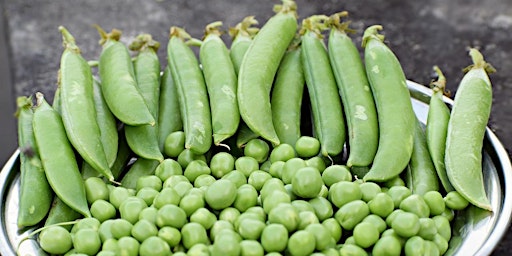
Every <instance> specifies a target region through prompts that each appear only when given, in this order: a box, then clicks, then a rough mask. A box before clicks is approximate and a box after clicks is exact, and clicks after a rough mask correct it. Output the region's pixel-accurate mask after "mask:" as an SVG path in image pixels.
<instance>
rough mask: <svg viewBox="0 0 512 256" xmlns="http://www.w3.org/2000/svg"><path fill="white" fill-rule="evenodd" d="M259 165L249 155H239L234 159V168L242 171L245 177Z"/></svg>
mask: <svg viewBox="0 0 512 256" xmlns="http://www.w3.org/2000/svg"><path fill="white" fill-rule="evenodd" d="M259 167H260V165H259V163H258V160H256V159H255V158H253V157H250V156H241V157H239V158H237V159H236V160H235V169H236V170H238V171H240V172H242V173H243V174H244V175H245V177H246V178H248V177H249V176H250V175H251V173H252V172H254V171H256V170H258V169H259Z"/></svg>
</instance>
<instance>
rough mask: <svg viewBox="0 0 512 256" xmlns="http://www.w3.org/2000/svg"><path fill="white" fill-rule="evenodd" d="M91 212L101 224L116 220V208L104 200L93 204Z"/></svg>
mask: <svg viewBox="0 0 512 256" xmlns="http://www.w3.org/2000/svg"><path fill="white" fill-rule="evenodd" d="M90 211H91V214H92V216H93V217H94V218H96V219H98V220H99V221H101V222H103V221H106V220H108V219H112V218H114V217H115V216H116V213H117V212H116V208H115V207H114V206H113V205H112V204H111V203H109V202H107V201H105V200H103V199H100V200H97V201H94V203H92V204H91V208H90Z"/></svg>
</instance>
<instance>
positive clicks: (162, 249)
mask: <svg viewBox="0 0 512 256" xmlns="http://www.w3.org/2000/svg"><path fill="white" fill-rule="evenodd" d="M139 255H141V256H167V255H171V248H170V247H169V245H168V244H167V243H166V242H165V241H164V240H163V239H162V238H160V237H158V236H152V237H149V238H148V239H146V240H144V242H142V244H141V245H140V247H139Z"/></svg>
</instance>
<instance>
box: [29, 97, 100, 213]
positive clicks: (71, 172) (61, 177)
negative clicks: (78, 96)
mask: <svg viewBox="0 0 512 256" xmlns="http://www.w3.org/2000/svg"><path fill="white" fill-rule="evenodd" d="M36 98H37V105H36V107H35V110H34V120H33V123H32V126H33V129H34V136H35V139H36V146H37V148H38V149H39V155H40V157H41V162H42V164H43V168H44V172H45V175H46V179H47V180H48V183H49V184H50V186H51V187H52V190H53V191H54V192H55V194H56V195H57V196H58V197H59V198H60V199H61V200H62V201H63V202H64V203H65V204H67V205H68V206H69V207H70V208H72V209H73V210H75V211H77V212H79V213H80V214H82V215H83V216H85V217H90V216H91V213H90V212H89V207H88V205H87V199H86V197H85V186H84V181H83V179H82V176H81V175H80V171H79V169H78V165H77V161H76V158H75V153H74V152H73V148H72V146H71V143H70V142H69V141H68V138H67V136H66V131H65V129H64V124H63V123H62V120H61V117H60V115H59V114H58V113H57V112H56V111H55V110H54V109H53V108H52V107H51V106H50V105H49V104H48V103H47V102H46V101H45V99H44V95H43V94H42V93H39V92H38V93H36Z"/></svg>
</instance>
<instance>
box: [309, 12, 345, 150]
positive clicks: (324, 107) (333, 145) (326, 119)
mask: <svg viewBox="0 0 512 256" xmlns="http://www.w3.org/2000/svg"><path fill="white" fill-rule="evenodd" d="M326 19H327V16H316V15H315V16H311V17H309V18H307V19H305V20H304V21H303V23H302V31H301V33H302V47H301V49H302V52H301V53H302V67H303V69H304V77H305V80H306V85H307V88H308V92H309V97H310V101H311V110H312V113H313V123H314V126H313V128H314V134H315V137H317V138H318V140H319V141H320V146H321V153H322V155H324V156H335V155H339V154H340V153H341V151H342V150H343V144H344V143H345V120H344V117H343V109H342V106H341V99H340V96H339V94H338V88H337V85H336V80H335V78H334V74H333V72H332V69H331V64H330V63H329V56H328V54H327V49H326V47H325V44H324V42H323V41H322V40H323V39H322V36H321V30H322V28H321V26H322V25H324V24H323V23H321V22H323V21H325V20H326Z"/></svg>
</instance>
